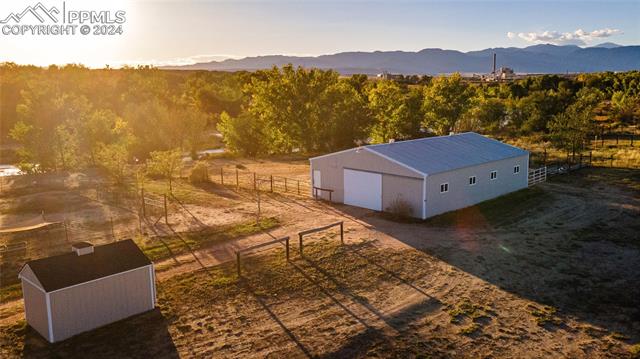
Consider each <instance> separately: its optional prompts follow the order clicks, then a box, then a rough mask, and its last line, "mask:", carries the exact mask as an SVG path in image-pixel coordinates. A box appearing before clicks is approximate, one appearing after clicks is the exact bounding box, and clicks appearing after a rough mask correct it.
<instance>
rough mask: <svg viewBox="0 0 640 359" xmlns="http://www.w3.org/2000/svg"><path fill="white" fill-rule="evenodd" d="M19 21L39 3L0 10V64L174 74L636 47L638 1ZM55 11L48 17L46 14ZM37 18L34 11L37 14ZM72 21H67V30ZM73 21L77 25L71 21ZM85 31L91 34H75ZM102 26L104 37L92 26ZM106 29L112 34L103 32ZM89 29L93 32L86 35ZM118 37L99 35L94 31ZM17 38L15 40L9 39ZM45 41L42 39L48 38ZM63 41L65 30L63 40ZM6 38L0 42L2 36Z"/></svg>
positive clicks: (137, 13) (89, 7) (151, 11)
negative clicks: (168, 68) (292, 60)
mask: <svg viewBox="0 0 640 359" xmlns="http://www.w3.org/2000/svg"><path fill="white" fill-rule="evenodd" d="M40 2H41V3H42V5H43V8H45V9H49V10H50V9H52V8H53V7H55V8H56V9H57V10H58V11H59V13H58V14H57V15H55V18H57V22H53V21H52V20H50V19H47V18H44V22H41V21H40V20H38V19H37V18H36V17H35V16H34V15H32V14H30V13H27V14H26V15H25V16H24V17H22V18H20V19H19V21H16V20H15V18H10V19H8V21H7V22H6V23H2V21H4V20H5V19H6V18H7V17H8V16H9V15H10V14H12V13H14V14H20V13H22V12H23V10H25V8H27V7H28V6H32V7H35V6H36V5H37V4H38V0H32V1H23V0H11V1H0V29H1V30H2V31H0V62H4V61H11V62H16V63H19V64H35V65H39V66H46V65H49V64H65V63H81V64H84V65H86V66H89V67H104V66H105V65H109V66H111V67H119V66H122V65H125V64H127V65H133V66H135V65H142V64H150V65H175V64H190V63H195V62H206V61H211V60H222V59H225V58H241V57H247V56H258V55H272V54H284V55H305V56H307V55H313V56H316V55H322V54H332V53H337V52H342V51H375V50H381V51H387V50H404V51H418V50H421V49H424V48H436V47H437V48H443V49H452V50H460V51H471V50H480V49H484V48H489V47H511V46H515V47H525V46H529V45H533V44H537V43H553V44H558V45H564V44H575V45H579V46H592V45H595V44H599V43H602V42H615V43H617V44H621V45H640V0H635V1H626V2H615V1H613V2H612V1H601V2H598V1H577V0H565V1H524V0H519V1H480V0H476V1H447V2H443V1H392V0H388V1H386V0H379V1H362V0H360V1H356V0H351V1H349V0H347V1H301V0H298V1H294V0H288V1H287V0H262V1H189V0H183V1H177V0H173V1H158V0H144V1H122V0H115V1H114V0H110V1H90V0H67V1H64V9H65V11H64V12H65V13H66V14H70V13H68V11H73V12H75V13H76V14H81V13H83V12H84V13H90V11H94V12H95V13H96V14H98V13H99V12H101V11H108V12H109V16H110V20H109V21H113V18H114V17H115V15H114V14H115V13H116V11H124V14H123V16H122V17H123V18H124V22H122V23H117V22H116V23H113V22H109V21H107V22H105V21H104V20H105V18H99V19H94V20H95V22H93V23H91V22H90V19H89V20H85V21H84V22H79V20H77V19H76V20H74V21H73V22H70V23H66V24H67V25H68V26H76V29H75V31H76V33H75V34H66V35H59V34H58V35H53V34H49V35H42V34H32V33H29V31H32V30H24V28H25V27H30V28H31V26H33V25H43V26H44V25H47V26H48V25H55V26H65V25H63V24H64V22H62V21H61V20H60V19H59V17H61V16H62V15H61V13H62V12H63V11H62V9H63V1H62V0H40ZM54 11H55V10H54ZM39 14H40V16H41V17H43V15H42V10H40V13H39ZM70 16H72V15H66V17H67V20H68V18H69V17H70ZM77 16H81V15H77ZM83 25H87V26H88V29H90V33H89V34H86V35H83V34H81V33H79V31H80V27H81V26H83ZM102 25H104V26H105V27H104V28H101V26H102ZM108 26H111V28H110V29H109V28H106V27H108ZM94 27H97V30H96V29H94ZM101 29H106V30H107V31H112V30H117V29H119V30H121V31H122V33H121V34H112V35H100V34H94V33H93V31H101ZM23 30H24V31H26V33H18V34H14V33H12V32H18V31H23ZM50 31H51V30H50ZM68 31H70V30H68ZM5 32H7V34H5Z"/></svg>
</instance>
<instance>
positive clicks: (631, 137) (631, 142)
mask: <svg viewBox="0 0 640 359" xmlns="http://www.w3.org/2000/svg"><path fill="white" fill-rule="evenodd" d="M631 147H633V133H632V134H631Z"/></svg>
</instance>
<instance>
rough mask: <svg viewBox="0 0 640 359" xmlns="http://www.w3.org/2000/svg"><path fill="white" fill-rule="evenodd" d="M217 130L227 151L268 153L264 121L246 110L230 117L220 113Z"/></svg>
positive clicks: (251, 154) (255, 153)
mask: <svg viewBox="0 0 640 359" xmlns="http://www.w3.org/2000/svg"><path fill="white" fill-rule="evenodd" d="M218 131H220V133H221V134H222V141H223V142H224V144H225V147H226V149H227V150H228V151H230V152H233V153H240V154H242V155H244V156H251V157H255V156H258V155H262V154H267V153H269V149H270V141H269V137H268V133H267V131H265V129H264V123H263V122H261V121H260V120H259V119H257V118H255V117H253V116H251V114H249V113H247V112H243V113H241V114H240V115H239V116H238V117H231V116H229V115H228V114H227V113H226V112H223V113H222V114H221V115H220V122H219V123H218Z"/></svg>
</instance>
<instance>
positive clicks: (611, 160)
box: [609, 154, 613, 167]
mask: <svg viewBox="0 0 640 359" xmlns="http://www.w3.org/2000/svg"><path fill="white" fill-rule="evenodd" d="M609 167H613V154H612V155H611V165H610V166H609Z"/></svg>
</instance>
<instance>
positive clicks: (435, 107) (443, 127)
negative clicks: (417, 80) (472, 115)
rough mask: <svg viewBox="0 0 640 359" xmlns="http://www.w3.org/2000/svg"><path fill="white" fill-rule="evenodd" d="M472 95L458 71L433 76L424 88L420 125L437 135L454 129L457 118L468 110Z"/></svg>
mask: <svg viewBox="0 0 640 359" xmlns="http://www.w3.org/2000/svg"><path fill="white" fill-rule="evenodd" d="M473 95H474V92H473V90H472V89H471V88H470V87H469V85H468V84H467V83H466V82H464V81H463V80H462V77H461V76H460V74H458V73H455V74H453V75H451V76H448V77H447V76H440V77H436V78H434V79H433V80H432V81H431V85H430V86H426V87H425V88H424V101H423V103H422V110H423V111H424V120H423V122H422V126H423V127H424V128H426V129H428V130H431V131H432V132H435V133H436V134H439V135H446V134H448V133H449V132H451V131H454V130H455V129H456V124H457V123H458V120H460V119H461V118H462V116H463V115H465V113H466V112H467V111H468V110H469V107H470V106H471V100H472V97H473Z"/></svg>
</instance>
